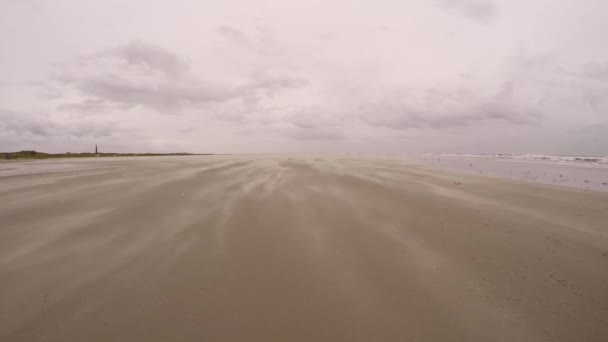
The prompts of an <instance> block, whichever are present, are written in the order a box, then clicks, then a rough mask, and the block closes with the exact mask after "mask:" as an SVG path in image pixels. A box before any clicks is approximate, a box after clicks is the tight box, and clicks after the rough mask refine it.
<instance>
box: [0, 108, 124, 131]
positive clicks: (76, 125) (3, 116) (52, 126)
mask: <svg viewBox="0 0 608 342" xmlns="http://www.w3.org/2000/svg"><path fill="white" fill-rule="evenodd" d="M117 131H119V129H118V128H117V126H116V125H115V124H112V123H107V122H104V123H100V122H94V121H88V120H79V121H77V122H72V123H70V124H58V123H57V122H56V121H54V120H52V119H51V118H49V117H48V116H45V115H36V114H32V113H23V112H15V111H10V110H4V109H0V132H1V133H2V134H3V135H9V134H10V135H13V136H19V137H22V138H24V137H27V136H30V137H42V138H53V137H60V136H63V137H76V138H84V137H92V138H100V137H108V136H110V135H112V133H114V132H117Z"/></svg>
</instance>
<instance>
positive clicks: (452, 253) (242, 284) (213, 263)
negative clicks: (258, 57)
mask: <svg viewBox="0 0 608 342" xmlns="http://www.w3.org/2000/svg"><path fill="white" fill-rule="evenodd" d="M0 166H1V167H2V170H3V171H0V175H2V174H4V176H0V204H1V205H0V340H2V341H608V193H607V192H593V191H585V190H581V189H575V188H566V187H559V186H551V185H537V184H526V183H522V182H517V181H511V180H500V179H493V178H484V177H480V176H473V175H464V174H450V173H447V172H443V171H434V170H431V169H428V168H426V167H421V166H416V165H413V164H410V163H408V162H407V161H404V160H402V159H397V158H388V157H386V158H384V157H383V158H381V157H350V156H342V157H327V156H320V157H316V156H309V157H304V156H298V157H291V158H290V157H272V156H247V157H242V156H204V157H162V158H133V159H128V158H121V159H116V160H112V159H91V160H77V161H62V160H54V161H37V162H17V163H3V164H2V165H0ZM11 170H12V171H11ZM15 170H17V171H15ZM32 170H33V171H32Z"/></svg>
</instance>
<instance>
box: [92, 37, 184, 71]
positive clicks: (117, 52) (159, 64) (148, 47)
mask: <svg viewBox="0 0 608 342" xmlns="http://www.w3.org/2000/svg"><path fill="white" fill-rule="evenodd" d="M99 57H103V58H116V59H119V60H122V61H124V62H126V63H127V64H129V65H131V66H140V67H147V68H149V69H153V70H159V71H162V72H164V73H166V74H167V75H171V76H174V77H175V76H178V75H180V74H182V73H184V72H186V71H188V69H189V66H188V64H187V63H186V62H185V61H184V60H183V59H181V58H180V57H178V56H177V55H176V54H174V53H173V52H171V51H169V50H167V49H165V48H162V47H159V46H156V45H152V44H147V43H143V42H140V41H132V42H130V43H128V44H125V45H122V46H119V47H116V48H113V49H109V50H106V51H102V52H99V53H97V54H95V55H94V56H90V57H88V58H85V63H86V62H87V61H95V59H97V58H99Z"/></svg>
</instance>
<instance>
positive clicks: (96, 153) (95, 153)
mask: <svg viewBox="0 0 608 342" xmlns="http://www.w3.org/2000/svg"><path fill="white" fill-rule="evenodd" d="M95 154H99V152H97V145H95Z"/></svg>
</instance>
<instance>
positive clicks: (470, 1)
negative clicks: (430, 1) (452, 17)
mask: <svg viewBox="0 0 608 342" xmlns="http://www.w3.org/2000/svg"><path fill="white" fill-rule="evenodd" d="M435 3H436V4H437V5H438V6H440V7H441V8H444V9H445V10H448V11H453V12H459V13H460V14H462V15H464V16H466V17H468V18H470V19H473V20H476V21H479V22H487V21H490V20H493V19H494V18H495V17H496V16H497V15H498V8H497V6H496V4H495V3H494V1H492V0H435Z"/></svg>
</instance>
